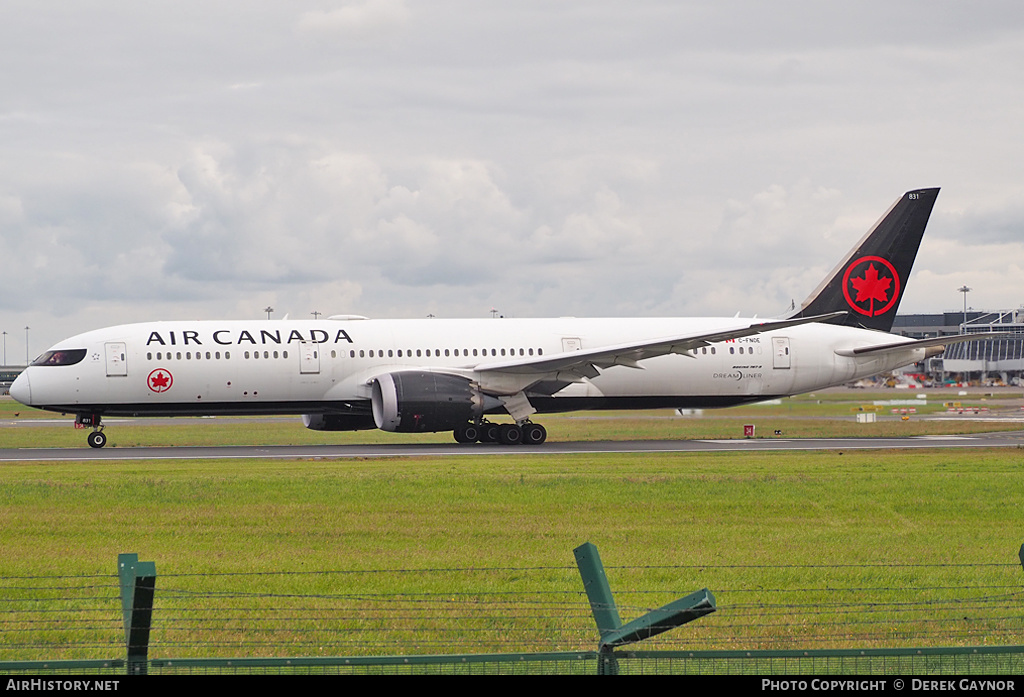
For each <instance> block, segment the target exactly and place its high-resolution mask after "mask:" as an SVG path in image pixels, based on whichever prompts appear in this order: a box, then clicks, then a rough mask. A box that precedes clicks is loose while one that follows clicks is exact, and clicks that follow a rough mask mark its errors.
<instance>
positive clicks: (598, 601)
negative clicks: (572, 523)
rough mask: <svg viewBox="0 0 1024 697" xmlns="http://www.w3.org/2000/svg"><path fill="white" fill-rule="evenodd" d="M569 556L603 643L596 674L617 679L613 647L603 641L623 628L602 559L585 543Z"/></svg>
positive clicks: (617, 671)
mask: <svg viewBox="0 0 1024 697" xmlns="http://www.w3.org/2000/svg"><path fill="white" fill-rule="evenodd" d="M572 553H573V555H574V556H575V557H576V568H578V569H579V570H580V578H582V579H583V588H584V590H586V591H587V600H589V601H590V611H591V612H592V613H594V622H596V623H597V631H598V633H599V634H600V635H601V639H602V641H601V643H600V645H599V646H598V649H597V653H598V655H597V674H598V675H618V674H619V663H618V661H616V660H615V656H614V654H613V649H612V647H611V646H608V645H606V644H605V643H604V641H603V640H604V637H605V636H607V635H608V634H609V633H611V632H613V631H615V630H616V629H618V628H619V627H621V626H622V620H621V619H619V609H618V608H617V607H616V606H615V598H614V597H613V596H612V588H611V586H610V585H609V584H608V577H607V576H606V575H605V573H604V565H603V564H601V555H600V554H598V553H597V547H595V546H594V545H593V544H591V543H590V542H584V543H583V544H581V545H580V546H579V547H577V548H576V549H574V550H573V551H572Z"/></svg>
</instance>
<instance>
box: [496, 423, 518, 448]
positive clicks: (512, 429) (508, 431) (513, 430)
mask: <svg viewBox="0 0 1024 697" xmlns="http://www.w3.org/2000/svg"><path fill="white" fill-rule="evenodd" d="M498 440H500V441H501V443H502V445H519V444H520V443H521V442H522V441H523V429H521V428H519V426H518V425H516V424H502V425H501V426H499V427H498Z"/></svg>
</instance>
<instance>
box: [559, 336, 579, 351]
mask: <svg viewBox="0 0 1024 697" xmlns="http://www.w3.org/2000/svg"><path fill="white" fill-rule="evenodd" d="M582 348H583V342H582V341H580V340H579V338H577V337H572V336H564V337H562V350H563V351H565V352H569V351H579V350H580V349H582Z"/></svg>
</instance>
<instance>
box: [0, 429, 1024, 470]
mask: <svg viewBox="0 0 1024 697" xmlns="http://www.w3.org/2000/svg"><path fill="white" fill-rule="evenodd" d="M920 448H1024V431H1019V430H1018V431H1008V432H1002V433H978V434H971V435H963V436H914V437H910V438H805V439H798V438H749V439H736V440H644V441H637V440H632V441H587V442H568V443H545V444H543V445H539V446H522V445H519V446H502V445H485V444H473V445H459V444H458V443H451V444H447V443H430V444H409V443H405V444H402V443H396V444H394V445H294V446H292V445H267V446H217V447H196V446H176V447H148V448H103V449H99V450H97V449H93V448H18V449H3V450H0V463H2V462H68V461H75V462H89V461H101V460H200V459H206V460H224V459H270V460H330V459H346V458H395V457H456V456H466V455H472V456H495V455H500V456H504V457H514V456H516V455H534V456H536V455H541V456H543V455H571V454H598V453H620V454H644V453H648V454H654V453H701V452H730V451H742V452H760V451H796V450H885V449H920Z"/></svg>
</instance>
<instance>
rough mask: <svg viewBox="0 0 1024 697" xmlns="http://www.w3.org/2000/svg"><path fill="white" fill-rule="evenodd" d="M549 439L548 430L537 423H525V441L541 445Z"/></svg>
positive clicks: (527, 443)
mask: <svg viewBox="0 0 1024 697" xmlns="http://www.w3.org/2000/svg"><path fill="white" fill-rule="evenodd" d="M547 439H548V430H547V429H546V428H544V427H543V426H541V425H540V424H535V423H529V422H527V423H525V424H523V443H525V444H526V445H540V444H541V443H543V442H544V441H546V440H547Z"/></svg>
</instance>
